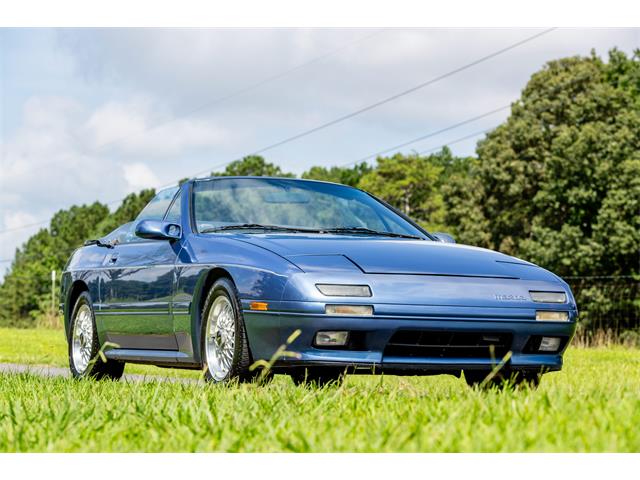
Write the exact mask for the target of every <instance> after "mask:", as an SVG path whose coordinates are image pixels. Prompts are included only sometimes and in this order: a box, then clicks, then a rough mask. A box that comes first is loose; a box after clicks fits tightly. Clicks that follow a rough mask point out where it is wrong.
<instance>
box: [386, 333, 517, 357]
mask: <svg viewBox="0 0 640 480" xmlns="http://www.w3.org/2000/svg"><path fill="white" fill-rule="evenodd" d="M512 340H513V335H512V334H511V333H507V332H499V333H495V332H492V333H487V332H446V331H424V330H398V331H397V332H396V333H394V334H393V336H392V337H391V340H389V343H387V346H386V347H385V349H384V355H385V356H389V357H414V358H488V359H491V358H494V359H496V360H500V359H502V358H503V357H504V356H505V355H506V354H507V352H508V351H509V350H511V342H512Z"/></svg>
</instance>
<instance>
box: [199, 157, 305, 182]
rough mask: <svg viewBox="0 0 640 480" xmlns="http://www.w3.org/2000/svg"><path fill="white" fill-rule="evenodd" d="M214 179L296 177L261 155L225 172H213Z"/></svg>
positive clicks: (241, 161)
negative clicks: (230, 177) (231, 177)
mask: <svg viewBox="0 0 640 480" xmlns="http://www.w3.org/2000/svg"><path fill="white" fill-rule="evenodd" d="M211 175H212V176H214V177H226V176H252V177H295V175H294V174H292V173H285V172H283V171H282V170H281V169H280V167H279V166H277V165H274V164H273V163H268V162H266V161H265V159H264V158H262V157H261V156H259V155H249V156H247V157H244V158H243V159H242V160H236V161H234V162H231V163H230V164H229V165H227V166H226V168H225V169H224V172H211Z"/></svg>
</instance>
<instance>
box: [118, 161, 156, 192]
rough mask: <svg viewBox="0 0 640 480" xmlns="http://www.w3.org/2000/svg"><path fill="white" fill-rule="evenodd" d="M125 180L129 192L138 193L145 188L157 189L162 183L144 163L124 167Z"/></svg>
mask: <svg viewBox="0 0 640 480" xmlns="http://www.w3.org/2000/svg"><path fill="white" fill-rule="evenodd" d="M122 170H123V172H124V179H125V180H126V181H127V184H128V187H129V190H131V191H137V190H142V189H143V188H151V187H157V186H158V184H159V183H160V181H159V180H158V177H156V175H155V173H153V172H152V171H151V169H150V168H149V167H148V166H147V165H145V164H144V163H129V164H126V165H123V166H122Z"/></svg>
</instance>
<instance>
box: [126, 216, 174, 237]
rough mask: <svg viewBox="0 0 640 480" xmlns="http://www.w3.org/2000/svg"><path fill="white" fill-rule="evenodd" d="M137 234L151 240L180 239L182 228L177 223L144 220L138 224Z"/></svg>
mask: <svg viewBox="0 0 640 480" xmlns="http://www.w3.org/2000/svg"><path fill="white" fill-rule="evenodd" d="M136 236H138V237H140V238H146V239H149V240H179V239H180V237H181V236H182V228H180V225H178V224H176V223H170V222H162V221H158V220H142V221H141V222H140V223H138V224H137V225H136Z"/></svg>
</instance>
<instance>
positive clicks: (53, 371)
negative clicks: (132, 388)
mask: <svg viewBox="0 0 640 480" xmlns="http://www.w3.org/2000/svg"><path fill="white" fill-rule="evenodd" d="M0 373H2V374H16V373H30V374H32V375H38V376H41V377H71V372H69V369H68V368H64V367H52V366H50V365H24V364H21V363H0ZM122 378H123V380H125V381H130V382H151V381H154V382H181V383H198V380H194V379H192V378H182V377H163V376H160V375H136V374H126V375H124V376H123V377H122Z"/></svg>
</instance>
